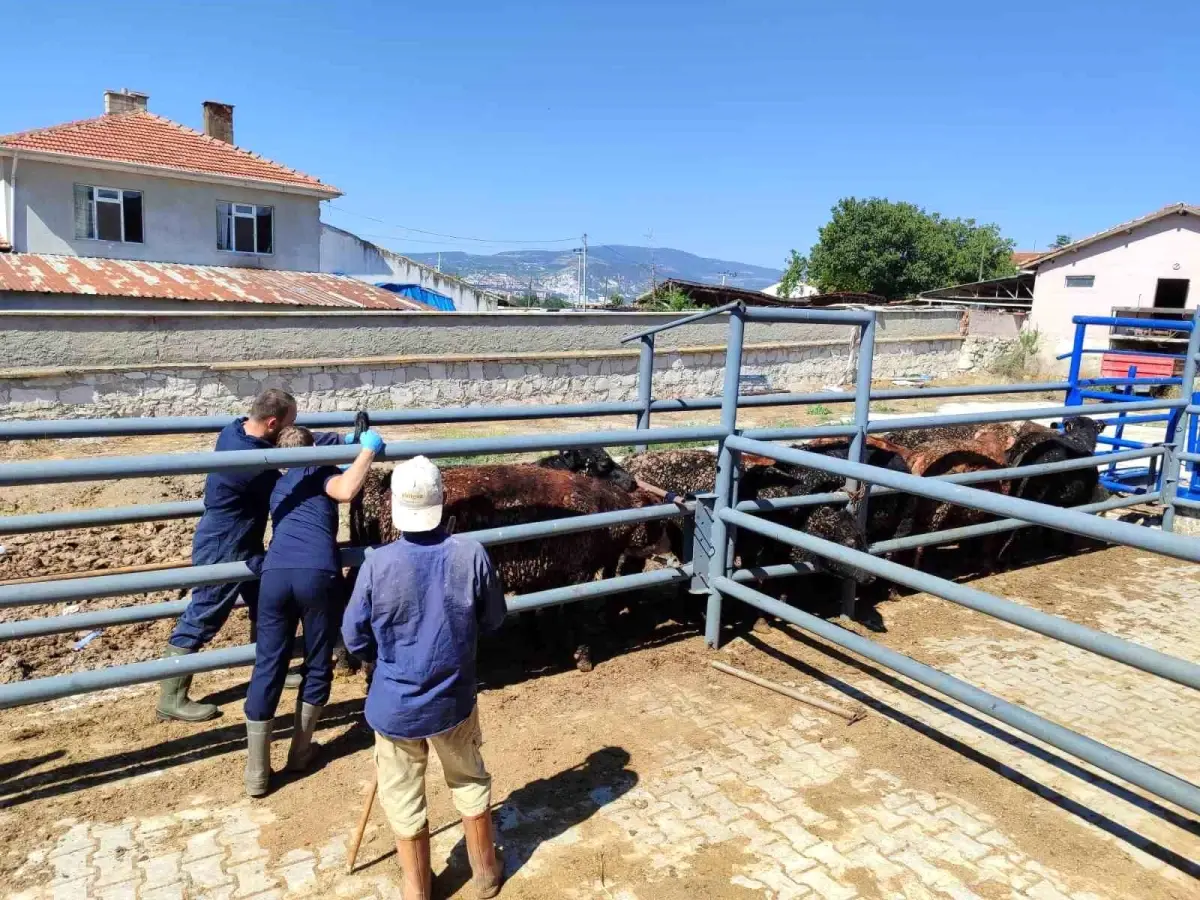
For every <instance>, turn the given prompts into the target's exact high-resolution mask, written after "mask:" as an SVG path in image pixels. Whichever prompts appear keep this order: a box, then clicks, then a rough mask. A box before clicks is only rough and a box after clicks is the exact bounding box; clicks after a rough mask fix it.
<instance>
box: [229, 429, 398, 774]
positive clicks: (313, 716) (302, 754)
mask: <svg viewBox="0 0 1200 900" xmlns="http://www.w3.org/2000/svg"><path fill="white" fill-rule="evenodd" d="M360 443H361V444H362V450H361V451H360V452H359V454H358V458H357V459H355V460H354V462H353V464H351V465H350V466H349V467H348V468H347V469H346V471H344V472H343V471H342V470H341V469H339V468H338V467H337V466H296V467H294V468H291V469H288V470H287V471H285V472H284V473H283V475H282V476H280V478H279V480H278V481H277V482H276V483H275V489H274V490H273V491H272V492H271V528H272V533H271V546H270V548H269V549H268V550H267V558H266V560H265V561H264V562H263V567H262V582H261V584H260V592H259V593H260V596H259V603H258V641H257V644H256V649H255V656H254V674H253V676H252V677H251V679H250V690H249V691H248V692H247V694H246V738H247V745H248V748H249V754H248V757H247V760H246V792H247V793H248V794H249V795H250V796H251V797H261V796H262V795H264V794H265V793H266V792H267V789H268V787H269V786H270V785H269V782H270V777H271V720H272V719H274V718H275V710H276V709H277V708H278V706H279V697H280V695H281V694H282V693H283V682H284V679H285V678H286V677H287V668H288V662H289V661H290V660H291V657H292V643H293V641H294V640H295V637H296V626H297V625H298V624H300V622H303V623H304V664H305V676H304V683H303V687H302V689H301V694H300V696H299V697H298V698H297V700H296V715H295V725H294V728H293V730H292V744H291V747H290V748H289V751H288V761H287V767H288V769H289V770H290V771H294V772H296V771H302V770H304V769H305V768H307V767H308V763H309V760H310V758H311V755H312V754H311V750H312V735H313V731H314V730H315V729H316V727H317V721H318V720H319V719H320V717H321V710H322V709H323V708H324V706H325V703H326V701H327V700H328V699H329V690H330V687H331V685H332V683H333V645H334V641H335V639H336V637H337V634H338V624H339V622H340V621H341V614H342V608H343V605H344V598H345V585H344V584H343V582H342V563H341V559H340V557H339V555H338V545H337V532H338V511H337V505H338V503H348V502H349V501H350V500H352V499H354V497H355V496H357V495H358V492H359V491H361V490H362V486H363V481H364V480H365V479H366V476H367V472H368V470H369V469H370V467H371V461H372V460H373V459H374V458H375V454H376V453H378V452H379V451H380V450H381V449H383V439H382V438H381V437H380V436H379V435H378V434H376V433H375V432H374V431H368V432H366V433H365V434H363V435H362V437H361V438H360ZM278 445H279V446H280V447H311V446H312V445H313V435H312V432H310V431H309V430H308V429H307V428H299V427H296V426H295V425H293V426H291V427H289V428H285V429H284V430H283V431H282V432H281V433H280V435H279V440H278Z"/></svg>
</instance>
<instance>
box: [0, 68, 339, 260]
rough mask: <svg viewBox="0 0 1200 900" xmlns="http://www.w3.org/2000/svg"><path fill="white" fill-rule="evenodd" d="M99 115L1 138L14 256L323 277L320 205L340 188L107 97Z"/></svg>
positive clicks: (4, 233) (220, 106) (224, 137)
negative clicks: (101, 259)
mask: <svg viewBox="0 0 1200 900" xmlns="http://www.w3.org/2000/svg"><path fill="white" fill-rule="evenodd" d="M104 100H105V104H104V108H105V113H104V115H102V116H97V117H95V118H92V119H83V120H81V121H77V122H68V123H66V124H63V125H54V126H51V127H49V128H39V129H36V130H32V131H24V132H20V133H18V134H10V135H5V136H2V137H0V212H2V213H3V215H2V216H0V238H2V239H3V240H4V241H5V243H7V244H8V245H10V249H11V250H12V252H16V253H44V254H55V255H62V256H94V257H105V258H108V259H129V260H152V261H155V262H178V263H191V264H195V265H209V266H239V267H248V268H262V269H288V270H293V271H307V272H316V271H319V270H320V252H321V246H320V245H321V222H320V202H321V201H322V200H328V199H331V198H333V197H339V196H341V191H339V190H338V189H337V188H335V187H332V186H330V185H328V184H325V183H323V182H322V181H320V180H319V179H317V178H314V177H313V176H311V175H305V174H304V173H303V172H298V171H296V170H295V169H290V168H288V167H286V166H282V165H280V164H279V163H275V162H271V161H270V160H268V159H264V158H263V157H261V156H258V155H257V154H255V153H251V152H249V151H248V150H243V149H242V148H240V147H237V146H235V145H234V143H233V107H232V106H229V105H228V104H224V103H215V102H207V103H204V104H203V116H204V131H203V132H200V131H196V130H194V129H191V128H188V127H187V126H185V125H181V124H179V123H178V122H173V121H171V120H170V119H166V118H163V117H162V116H157V115H155V114H153V113H151V112H149V111H148V110H147V108H146V103H147V96H146V95H145V94H138V93H133V92H130V91H108V92H107V93H105V95H104Z"/></svg>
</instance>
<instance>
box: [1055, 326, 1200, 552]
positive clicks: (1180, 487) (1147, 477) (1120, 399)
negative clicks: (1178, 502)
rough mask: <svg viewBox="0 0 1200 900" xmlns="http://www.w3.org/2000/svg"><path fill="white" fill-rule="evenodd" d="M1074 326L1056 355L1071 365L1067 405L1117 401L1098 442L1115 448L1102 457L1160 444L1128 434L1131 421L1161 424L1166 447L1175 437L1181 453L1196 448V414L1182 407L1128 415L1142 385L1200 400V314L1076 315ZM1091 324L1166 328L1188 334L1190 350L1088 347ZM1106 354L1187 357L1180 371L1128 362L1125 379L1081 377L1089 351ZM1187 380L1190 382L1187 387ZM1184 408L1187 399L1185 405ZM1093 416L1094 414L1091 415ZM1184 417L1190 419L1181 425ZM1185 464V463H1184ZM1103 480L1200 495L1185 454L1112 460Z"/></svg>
mask: <svg viewBox="0 0 1200 900" xmlns="http://www.w3.org/2000/svg"><path fill="white" fill-rule="evenodd" d="M1071 321H1072V323H1073V324H1074V325H1075V337H1074V341H1073V345H1072V348H1071V352H1070V353H1064V354H1062V355H1060V356H1059V357H1058V359H1069V360H1070V365H1069V369H1068V375H1067V389H1066V402H1067V404H1068V405H1075V404H1080V403H1083V402H1084V401H1086V400H1094V401H1098V402H1099V403H1101V404H1106V405H1108V404H1113V405H1114V406H1113V408H1112V409H1111V410H1110V411H1112V412H1116V416H1115V417H1113V418H1101V419H1100V420H1101V421H1104V422H1106V423H1108V424H1111V425H1113V426H1114V428H1113V431H1112V433H1111V434H1101V435H1100V436H1099V437H1097V439H1096V443H1097V444H1098V445H1099V447H1102V448H1112V449H1111V450H1098V451H1097V455H1098V456H1104V455H1106V454H1109V453H1115V452H1119V451H1121V450H1129V449H1141V448H1144V447H1148V446H1152V445H1153V444H1156V443H1160V442H1158V441H1140V440H1136V439H1133V438H1131V437H1128V436H1127V435H1126V432H1125V429H1126V427H1127V426H1129V425H1147V424H1157V423H1161V424H1162V425H1163V429H1164V435H1163V439H1162V441H1161V443H1162V444H1163V445H1166V446H1168V447H1174V446H1175V445H1176V444H1177V442H1179V441H1182V442H1183V443H1180V445H1179V447H1178V451H1179V452H1184V451H1185V450H1186V452H1195V451H1196V447H1197V445H1196V439H1197V429H1196V421H1195V418H1196V417H1195V416H1192V415H1189V414H1188V413H1187V412H1186V410H1185V409H1184V408H1181V407H1175V408H1172V409H1169V410H1167V411H1165V412H1162V413H1158V414H1148V415H1129V414H1128V404H1129V403H1130V402H1131V401H1130V398H1131V397H1132V395H1133V394H1134V393H1135V391H1136V390H1137V389H1138V388H1143V387H1179V388H1180V390H1181V393H1182V394H1183V395H1184V397H1185V398H1187V399H1188V401H1189V402H1191V403H1195V402H1196V400H1197V399H1200V394H1196V393H1194V382H1195V372H1196V353H1197V337H1198V336H1200V330H1198V329H1197V328H1196V319H1195V317H1193V318H1192V319H1191V320H1186V319H1184V320H1180V319H1138V318H1129V317H1122V316H1075V317H1074V318H1073V319H1072V320H1071ZM1089 326H1095V327H1106V328H1114V327H1135V328H1155V329H1159V330H1163V331H1169V332H1175V333H1180V334H1186V335H1187V336H1188V349H1187V350H1186V351H1185V352H1183V353H1165V352H1160V351H1142V350H1135V349H1128V348H1103V347H1087V346H1085V344H1086V338H1087V329H1088V327H1089ZM1096 353H1100V354H1104V355H1107V356H1118V357H1119V356H1149V357H1154V358H1158V359H1172V360H1180V361H1182V362H1183V373H1182V375H1180V376H1155V377H1149V376H1147V377H1140V376H1139V375H1138V374H1137V371H1138V370H1137V365H1136V364H1134V365H1130V366H1129V369H1128V372H1127V375H1126V377H1124V378H1119V377H1104V378H1083V377H1081V375H1080V372H1081V369H1082V365H1083V357H1084V356H1086V355H1088V354H1096ZM1184 385H1186V386H1187V387H1186V388H1185V387H1184ZM1101 386H1104V387H1111V388H1113V391H1112V392H1106V391H1097V390H1090V388H1095V387H1101ZM1183 406H1184V407H1186V406H1187V403H1185V404H1183ZM1093 417H1094V418H1095V416H1093ZM1185 419H1186V424H1182V423H1183V422H1184V420H1185ZM1181 463H1182V466H1181V465H1180V464H1181ZM1168 481H1171V482H1172V484H1171V485H1170V490H1169V491H1168V490H1167V484H1166V482H1168ZM1100 483H1101V485H1103V486H1104V487H1105V488H1106V489H1108V490H1110V491H1116V492H1119V493H1131V494H1148V493H1155V494H1158V495H1160V496H1167V495H1169V496H1170V497H1172V498H1175V497H1178V498H1181V499H1183V500H1184V501H1196V500H1200V479H1197V477H1196V463H1195V462H1191V461H1187V460H1184V459H1176V460H1175V461H1174V463H1170V462H1169V464H1167V465H1163V466H1161V467H1160V466H1159V465H1158V460H1157V459H1151V460H1149V461H1148V462H1147V464H1146V465H1144V466H1140V465H1139V466H1125V467H1121V468H1118V467H1117V465H1116V463H1112V464H1110V465H1109V466H1108V467H1107V468H1106V469H1105V470H1104V472H1103V473H1102V474H1101V477H1100ZM1174 515H1175V511H1174V505H1173V504H1170V503H1169V504H1168V507H1167V510H1166V512H1165V514H1164V523H1165V526H1166V527H1168V528H1169V527H1172V525H1173V520H1174Z"/></svg>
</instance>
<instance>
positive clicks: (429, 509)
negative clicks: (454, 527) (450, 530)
mask: <svg viewBox="0 0 1200 900" xmlns="http://www.w3.org/2000/svg"><path fill="white" fill-rule="evenodd" d="M443 497H444V494H443V491H442V473H441V472H440V471H439V470H438V467H437V466H435V465H434V464H433V463H432V462H430V461H429V460H428V459H426V458H425V457H424V456H414V457H413V458H412V459H409V460H405V461H404V462H402V463H400V464H399V465H398V466H396V468H394V469H393V470H392V522H394V523H395V525H396V527H397V528H398V529H400V530H401V531H433V529H435V528H437V527H438V525H439V524H440V523H441V521H442V500H443Z"/></svg>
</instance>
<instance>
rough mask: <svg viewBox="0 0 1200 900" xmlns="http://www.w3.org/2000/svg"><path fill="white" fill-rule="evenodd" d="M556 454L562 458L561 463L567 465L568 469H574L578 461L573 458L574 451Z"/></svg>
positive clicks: (563, 451) (560, 451)
mask: <svg viewBox="0 0 1200 900" xmlns="http://www.w3.org/2000/svg"><path fill="white" fill-rule="evenodd" d="M558 454H559V456H561V457H562V461H563V462H565V463H566V464H567V466H568V468H572V469H573V468H575V466H576V464H577V463H578V460H577V459H576V458H575V451H574V450H559V451H558Z"/></svg>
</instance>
